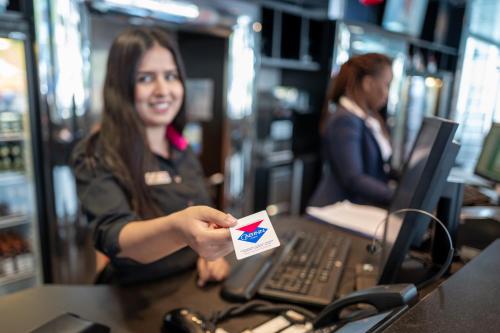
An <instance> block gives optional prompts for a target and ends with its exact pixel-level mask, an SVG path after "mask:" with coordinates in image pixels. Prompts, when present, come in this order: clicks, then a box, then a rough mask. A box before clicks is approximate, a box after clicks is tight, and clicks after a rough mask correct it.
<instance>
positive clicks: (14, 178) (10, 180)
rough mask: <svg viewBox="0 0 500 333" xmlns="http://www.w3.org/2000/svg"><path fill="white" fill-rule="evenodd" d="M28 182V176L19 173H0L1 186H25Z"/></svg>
mask: <svg viewBox="0 0 500 333" xmlns="http://www.w3.org/2000/svg"><path fill="white" fill-rule="evenodd" d="M26 182H27V178H26V175H25V174H24V173H22V172H19V171H0V186H2V185H13V184H24V183H26Z"/></svg>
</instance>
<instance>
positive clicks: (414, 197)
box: [378, 117, 458, 284]
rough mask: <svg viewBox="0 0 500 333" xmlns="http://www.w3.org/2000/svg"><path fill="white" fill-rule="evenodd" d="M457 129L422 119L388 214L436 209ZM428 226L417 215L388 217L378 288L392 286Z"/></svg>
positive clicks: (426, 220) (453, 152)
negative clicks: (406, 257)
mask: <svg viewBox="0 0 500 333" xmlns="http://www.w3.org/2000/svg"><path fill="white" fill-rule="evenodd" d="M457 127H458V124H457V123H455V122H453V121H450V120H446V119H441V118H437V117H432V118H425V119H424V121H423V123H422V126H421V128H420V131H419V133H418V135H417V139H416V140H415V143H414V145H413V148H412V150H411V152H410V155H409V158H408V160H407V162H406V164H405V167H404V169H403V175H402V178H401V180H400V183H399V185H398V188H397V189H396V193H395V195H394V199H393V200H392V203H391V206H390V207H389V212H394V211H396V210H398V209H402V208H415V209H421V210H424V211H427V212H431V211H432V210H433V209H434V208H435V207H436V205H437V202H438V200H439V197H440V196H441V192H442V190H443V187H444V184H445V182H446V178H447V176H448V174H449V172H450V169H451V167H452V166H453V163H454V160H455V157H456V154H457V153H458V145H457V144H455V143H453V135H454V133H455V131H456V129H457ZM428 223H429V218H426V217H425V216H422V214H418V213H411V212H410V213H403V214H400V215H399V216H391V218H390V219H389V222H388V223H386V225H385V232H384V234H385V241H384V247H383V253H382V265H381V267H382V269H381V274H380V276H379V281H378V282H379V284H387V283H394V282H396V279H397V275H398V272H399V269H400V267H401V265H402V263H403V261H404V259H405V256H406V253H407V252H408V250H409V247H410V245H411V243H412V241H413V240H414V239H415V238H417V237H421V236H422V235H423V232H424V231H425V230H426V229H427V227H428Z"/></svg>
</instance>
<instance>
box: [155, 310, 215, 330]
mask: <svg viewBox="0 0 500 333" xmlns="http://www.w3.org/2000/svg"><path fill="white" fill-rule="evenodd" d="M209 326H210V325H209V323H208V321H207V320H206V319H205V317H204V316H203V315H202V314H200V313H199V312H196V311H194V310H191V309H188V308H177V309H173V310H170V311H168V312H167V313H165V315H164V316H163V328H162V332H165V333H167V332H168V333H210V332H212V330H210V329H209Z"/></svg>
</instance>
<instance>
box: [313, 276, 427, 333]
mask: <svg viewBox="0 0 500 333" xmlns="http://www.w3.org/2000/svg"><path fill="white" fill-rule="evenodd" d="M417 296H418V294H417V288H416V287H415V286H414V285H413V284H391V285H381V286H375V287H372V288H368V289H364V290H359V291H355V292H353V293H351V294H349V295H347V296H345V297H343V298H341V299H338V300H336V301H335V302H333V303H331V304H330V305H328V306H327V307H325V308H324V309H323V311H321V312H320V314H319V315H318V316H317V317H316V319H315V320H314V323H313V326H314V328H315V329H318V328H321V327H324V326H327V325H330V324H332V323H335V322H337V321H339V319H340V318H339V315H340V312H341V311H342V309H344V308H345V307H347V306H350V305H354V304H358V303H364V304H370V305H372V306H374V307H375V308H376V309H377V312H383V311H387V310H391V309H393V308H396V307H400V306H402V305H408V304H412V303H413V302H415V301H416V300H417Z"/></svg>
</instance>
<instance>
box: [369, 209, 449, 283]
mask: <svg viewBox="0 0 500 333" xmlns="http://www.w3.org/2000/svg"><path fill="white" fill-rule="evenodd" d="M406 212H413V213H420V214H424V215H426V216H427V217H430V218H431V219H432V220H434V221H435V222H437V223H438V224H439V225H440V226H441V227H442V228H443V230H444V232H445V234H446V236H447V238H448V242H449V244H450V249H449V250H448V255H447V257H446V260H445V262H444V264H443V265H442V266H441V269H440V270H439V271H438V272H437V273H436V274H434V276H432V277H431V278H430V279H427V280H425V281H423V282H421V283H420V284H418V285H417V289H418V290H421V289H423V288H425V287H427V286H428V285H430V284H431V283H434V282H435V281H437V280H438V279H440V278H441V277H442V276H443V275H444V273H445V272H446V270H447V269H448V267H449V266H450V264H451V261H452V260H453V254H454V248H453V241H452V240H451V235H450V233H449V232H448V229H447V228H446V226H445V225H444V223H443V222H441V220H440V219H438V218H437V217H436V216H434V215H432V214H431V213H429V212H426V211H425V210H421V209H416V208H403V209H398V210H395V211H393V212H390V213H389V214H387V216H386V217H385V218H384V219H383V220H382V221H380V222H379V223H378V224H377V227H376V228H375V232H374V233H373V237H372V241H371V243H370V244H368V245H367V246H366V250H367V251H368V252H369V253H371V254H374V253H375V252H377V249H378V246H377V242H378V240H377V232H378V229H379V228H380V226H381V225H386V224H387V223H388V222H389V218H390V217H391V215H394V214H399V213H406Z"/></svg>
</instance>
